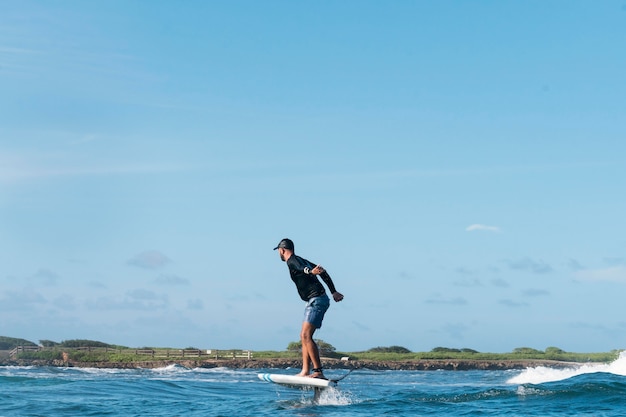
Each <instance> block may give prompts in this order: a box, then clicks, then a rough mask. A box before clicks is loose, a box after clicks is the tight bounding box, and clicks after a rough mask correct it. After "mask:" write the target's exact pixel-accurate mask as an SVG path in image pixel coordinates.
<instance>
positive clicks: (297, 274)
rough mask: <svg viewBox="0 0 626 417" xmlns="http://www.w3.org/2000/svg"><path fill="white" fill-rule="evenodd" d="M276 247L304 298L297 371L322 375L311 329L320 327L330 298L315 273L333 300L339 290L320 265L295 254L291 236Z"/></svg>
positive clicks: (339, 298)
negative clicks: (299, 364) (324, 284)
mask: <svg viewBox="0 0 626 417" xmlns="http://www.w3.org/2000/svg"><path fill="white" fill-rule="evenodd" d="M277 249H278V254H279V255H280V259H281V260H282V261H283V262H286V263H287V267H288V268H289V274H290V275H291V279H292V281H293V282H294V283H295V284H296V288H297V289H298V294H299V295H300V298H302V300H303V301H306V302H307V305H306V308H305V310H304V321H303V322H302V331H301V332H300V341H301V342H302V372H300V373H299V374H298V376H307V377H311V378H325V377H324V372H323V370H322V361H321V359H320V353H319V349H318V347H317V344H316V343H315V341H314V340H313V333H315V330H317V329H319V328H320V327H322V320H323V319H324V314H325V313H326V310H328V307H330V300H329V298H328V295H326V290H325V289H324V286H323V285H322V284H321V283H320V281H319V279H318V278H317V276H318V275H319V276H320V277H321V278H322V280H323V281H324V283H326V286H328V289H329V290H330V293H331V295H332V296H333V300H335V301H336V302H339V301H341V300H343V294H341V293H339V292H337V290H336V289H335V285H334V284H333V280H332V279H331V278H330V275H328V272H326V270H325V269H324V268H323V267H322V266H321V265H314V264H313V263H311V262H309V261H307V260H306V259H304V258H301V257H299V256H297V255H296V254H295V249H294V244H293V241H292V240H291V239H283V240H281V241H280V242H279V243H278V246H276V247H275V248H274V250H277ZM311 363H312V364H313V368H311Z"/></svg>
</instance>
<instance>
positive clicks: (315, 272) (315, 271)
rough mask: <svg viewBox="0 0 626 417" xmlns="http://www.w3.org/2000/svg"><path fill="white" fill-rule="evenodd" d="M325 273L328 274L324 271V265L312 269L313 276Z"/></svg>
mask: <svg viewBox="0 0 626 417" xmlns="http://www.w3.org/2000/svg"><path fill="white" fill-rule="evenodd" d="M324 272H326V270H325V269H324V267H323V266H322V265H318V266H316V267H315V268H313V269H311V273H312V274H313V275H319V274H323V273H324Z"/></svg>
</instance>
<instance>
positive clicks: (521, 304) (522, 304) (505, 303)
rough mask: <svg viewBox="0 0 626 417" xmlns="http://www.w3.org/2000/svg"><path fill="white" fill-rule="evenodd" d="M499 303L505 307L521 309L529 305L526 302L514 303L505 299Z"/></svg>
mask: <svg viewBox="0 0 626 417" xmlns="http://www.w3.org/2000/svg"><path fill="white" fill-rule="evenodd" d="M498 303H500V304H502V305H503V306H506V307H512V308H519V307H528V305H529V304H528V303H525V302H520V301H514V300H511V299H508V298H507V299H504V300H500V301H498Z"/></svg>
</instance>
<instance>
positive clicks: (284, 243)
mask: <svg viewBox="0 0 626 417" xmlns="http://www.w3.org/2000/svg"><path fill="white" fill-rule="evenodd" d="M278 248H283V249H289V250H290V251H293V249H294V248H293V241H292V240H291V239H283V240H281V241H280V242H278V246H276V247H275V248H274V250H276V249H278Z"/></svg>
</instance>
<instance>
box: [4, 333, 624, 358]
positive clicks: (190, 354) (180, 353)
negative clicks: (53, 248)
mask: <svg viewBox="0 0 626 417" xmlns="http://www.w3.org/2000/svg"><path fill="white" fill-rule="evenodd" d="M39 342H40V344H41V346H43V347H44V349H42V350H40V351H27V352H22V353H20V354H19V356H18V358H19V359H41V360H59V359H61V360H64V359H69V360H71V361H76V362H118V363H129V362H145V361H159V360H180V359H194V358H195V359H211V358H215V357H216V355H218V351H213V352H212V353H207V352H206V351H202V350H198V349H195V348H186V349H184V350H183V349H167V348H150V347H144V348H139V349H129V348H127V347H123V346H117V345H110V344H108V343H103V342H98V341H94V340H82V339H74V340H66V341H63V342H61V343H57V342H53V341H50V340H40V341H39ZM316 343H317V344H318V347H319V349H320V354H321V356H323V357H326V358H340V357H343V356H348V357H350V359H351V360H371V361H418V360H429V359H430V360H446V359H449V360H487V361H505V360H554V361H563V362H579V363H582V362H611V361H614V360H615V359H617V357H618V356H619V352H620V351H619V350H612V351H610V352H600V353H574V352H566V351H564V350H563V349H560V348H558V347H554V346H550V347H547V348H546V349H545V350H544V351H541V350H537V349H534V348H530V347H519V348H515V349H513V351H512V352H510V353H485V352H478V351H476V350H474V349H469V348H460V349H459V348H449V347H436V348H434V349H432V350H431V351H430V352H411V351H410V350H409V349H407V348H405V347H402V346H388V347H383V346H378V347H374V348H371V349H369V350H367V351H363V352H338V351H337V350H336V349H335V347H334V346H333V345H331V344H330V343H327V342H325V341H323V340H319V339H316ZM17 346H30V347H36V346H37V345H36V344H34V343H32V342H29V341H27V340H24V339H16V338H10V337H2V336H0V350H11V349H13V348H15V347H17ZM301 348H302V344H301V343H300V342H291V343H289V345H288V346H287V350H286V351H255V352H254V356H253V357H254V359H294V360H298V359H300V358H301ZM64 353H65V358H64V355H63V354H64ZM243 353H244V352H243V351H241V350H239V349H231V350H228V351H225V350H221V351H219V358H221V359H228V358H231V357H232V355H235V354H236V355H238V356H237V357H239V358H242V357H245V355H242V354H243ZM200 354H201V356H200Z"/></svg>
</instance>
